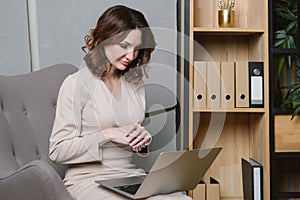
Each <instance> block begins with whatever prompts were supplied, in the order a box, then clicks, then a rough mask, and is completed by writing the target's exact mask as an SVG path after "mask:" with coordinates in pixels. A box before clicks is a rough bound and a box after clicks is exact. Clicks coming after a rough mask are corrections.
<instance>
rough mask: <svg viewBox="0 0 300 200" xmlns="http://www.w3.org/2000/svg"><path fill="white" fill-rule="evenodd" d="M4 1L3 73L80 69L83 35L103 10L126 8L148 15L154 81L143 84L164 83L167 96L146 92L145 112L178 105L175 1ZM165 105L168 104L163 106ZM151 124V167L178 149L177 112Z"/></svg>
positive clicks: (0, 48)
mask: <svg viewBox="0 0 300 200" xmlns="http://www.w3.org/2000/svg"><path fill="white" fill-rule="evenodd" d="M0 1H1V6H0V26H1V31H0V38H1V46H0V53H1V60H0V74H4V75H15V74H22V73H27V72H30V71H31V70H38V69H41V68H45V67H47V66H49V65H52V64H57V63H70V64H73V65H75V66H77V67H79V68H80V67H81V66H82V64H83V56H84V53H83V51H82V50H81V47H82V46H83V45H84V36H85V35H86V34H87V33H88V31H89V29H91V28H94V27H95V24H96V21H97V19H98V17H99V15H100V14H101V13H102V12H103V11H104V10H106V9H107V8H108V7H110V6H112V5H115V4H123V5H127V6H129V7H132V8H134V9H137V10H140V11H141V12H143V13H144V14H145V16H146V18H147V20H148V22H149V24H150V26H151V27H152V30H153V32H154V35H155V39H156V42H157V48H156V50H155V52H154V53H153V56H152V60H151V63H150V67H151V68H150V77H149V79H146V80H145V82H146V84H148V85H150V88H151V85H152V84H154V85H157V84H158V85H161V86H162V88H165V89H166V91H167V92H163V93H164V94H153V92H151V91H150V92H148V94H147V96H148V97H147V102H148V106H147V110H151V111H154V110H156V109H162V108H163V107H171V106H174V105H175V104H176V75H177V73H176V41H177V39H176V34H177V33H176V30H177V27H176V23H177V19H176V3H177V1H176V0H151V1H148V0H113V1H112V0H105V1H104V0H89V1H86V0H51V1H49V0H27V1H19V0H18V1H16V0H10V1H8V0H0ZM26 2H27V3H26ZM160 98H161V99H160ZM166 99H167V100H166ZM160 100H161V101H160ZM162 101H163V102H165V103H164V105H159V102H162ZM157 102H158V103H157ZM153 104H154V105H153ZM166 116H168V117H167V118H166ZM166 120H168V122H166ZM147 123H148V124H147V125H146V126H147V128H148V129H149V131H151V133H152V134H153V135H155V138H154V143H155V142H160V143H161V144H159V145H158V146H157V145H155V146H156V148H154V152H153V153H152V154H150V155H148V157H146V158H147V162H148V164H151V162H152V161H153V160H154V159H155V157H156V156H157V155H158V154H159V152H160V151H164V150H169V149H173V148H174V146H175V143H176V141H175V138H174V134H175V111H170V112H168V113H163V114H161V115H157V116H152V117H151V118H149V119H148V120H147ZM165 132H167V133H165ZM170 133H171V134H170ZM149 157H150V158H151V159H148V158H149ZM137 159H138V160H140V159H142V160H143V158H137ZM149 160H150V161H149ZM141 162H144V163H145V161H140V163H141ZM149 162H150V163H149Z"/></svg>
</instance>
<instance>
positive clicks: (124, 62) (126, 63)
mask: <svg viewBox="0 0 300 200" xmlns="http://www.w3.org/2000/svg"><path fill="white" fill-rule="evenodd" d="M129 63H130V62H128V61H121V64H122V65H125V66H128V65H129Z"/></svg>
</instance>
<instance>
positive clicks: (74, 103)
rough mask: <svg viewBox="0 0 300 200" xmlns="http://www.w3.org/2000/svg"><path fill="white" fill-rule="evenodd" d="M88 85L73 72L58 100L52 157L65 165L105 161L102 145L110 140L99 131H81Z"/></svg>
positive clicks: (64, 84)
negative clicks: (101, 135)
mask: <svg viewBox="0 0 300 200" xmlns="http://www.w3.org/2000/svg"><path fill="white" fill-rule="evenodd" d="M83 89H84V88H83V87H82V85H81V84H80V82H79V81H77V76H76V75H74V74H73V75H71V76H69V77H68V78H66V80H65V81H64V82H63V84H62V86H61V88H60V91H59V94H58V99H57V108H56V116H55V121H54V125H53V129H52V134H51V136H50V149H49V157H50V159H52V160H53V161H55V162H57V163H61V164H72V163H83V162H93V161H101V160H102V153H101V150H99V145H102V144H104V143H106V142H107V139H106V138H105V137H99V136H98V135H99V132H97V133H91V134H88V135H83V134H81V111H82V109H83V106H84V103H85V102H84V101H83V99H85V98H86V92H84V90H83Z"/></svg>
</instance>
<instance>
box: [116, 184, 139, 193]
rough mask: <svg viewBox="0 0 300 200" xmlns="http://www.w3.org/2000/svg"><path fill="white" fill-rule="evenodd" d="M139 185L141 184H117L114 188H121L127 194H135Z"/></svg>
mask: <svg viewBox="0 0 300 200" xmlns="http://www.w3.org/2000/svg"><path fill="white" fill-rule="evenodd" d="M140 186H141V184H133V185H124V186H118V187H116V188H117V189H119V190H122V191H124V192H127V193H129V194H135V193H136V191H137V190H138V189H139V187H140Z"/></svg>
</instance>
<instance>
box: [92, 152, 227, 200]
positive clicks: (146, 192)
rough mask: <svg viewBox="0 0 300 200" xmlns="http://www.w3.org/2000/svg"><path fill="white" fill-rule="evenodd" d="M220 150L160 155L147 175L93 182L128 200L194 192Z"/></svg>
mask: <svg viewBox="0 0 300 200" xmlns="http://www.w3.org/2000/svg"><path fill="white" fill-rule="evenodd" d="M221 149H222V148H211V149H201V150H200V149H194V150H186V151H172V152H164V153H161V154H160V155H159V157H158V158H157V160H156V161H155V162H154V164H153V166H152V168H151V169H150V171H149V173H148V174H147V175H144V176H134V177H127V178H118V179H110V180H101V181H96V183H98V184H99V185H100V186H102V187H105V188H107V189H110V190H112V191H115V192H117V193H119V194H122V195H124V196H126V197H129V198H131V199H140V198H146V197H149V196H153V195H158V194H167V193H172V192H176V191H187V190H192V189H194V188H195V187H196V186H197V184H198V183H199V181H200V180H201V179H202V177H203V176H204V174H205V173H206V171H207V170H208V168H209V167H210V165H211V164H212V162H213V161H214V160H215V158H216V157H217V155H218V154H219V152H220V151H221Z"/></svg>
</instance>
